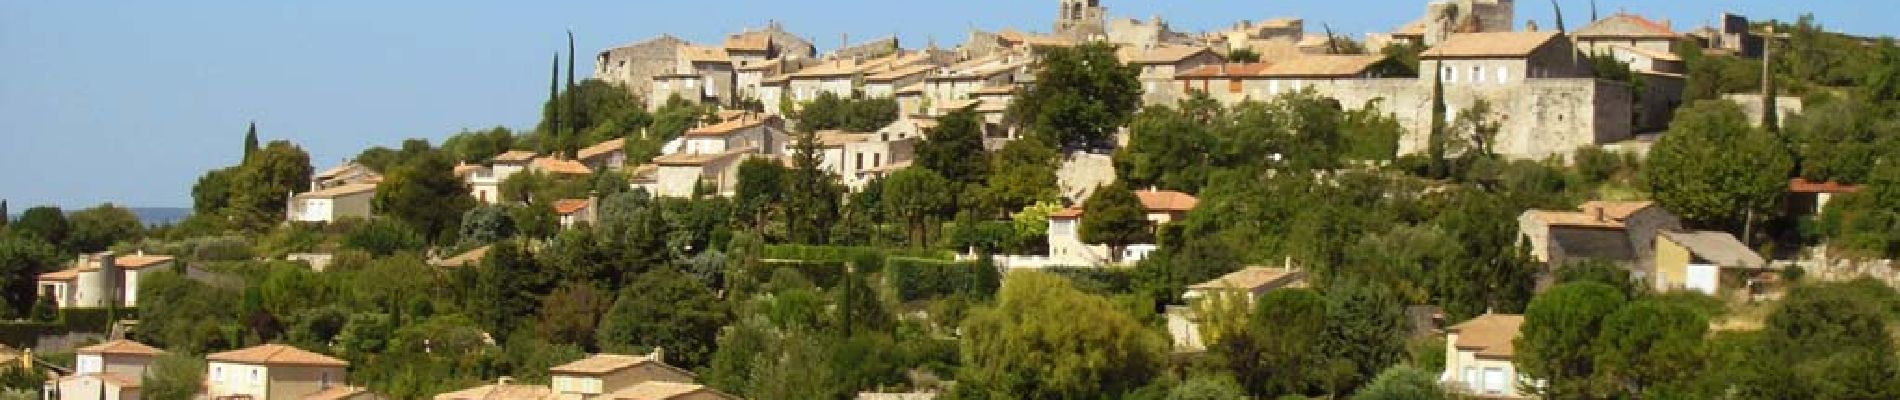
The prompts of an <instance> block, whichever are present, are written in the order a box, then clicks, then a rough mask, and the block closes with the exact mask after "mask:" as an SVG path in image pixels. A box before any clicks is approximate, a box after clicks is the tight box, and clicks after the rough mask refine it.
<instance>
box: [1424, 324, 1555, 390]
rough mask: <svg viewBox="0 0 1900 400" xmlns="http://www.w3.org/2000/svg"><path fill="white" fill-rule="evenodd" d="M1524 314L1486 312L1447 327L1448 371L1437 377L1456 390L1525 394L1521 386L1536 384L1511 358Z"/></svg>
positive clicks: (1446, 364) (1446, 351) (1446, 369)
mask: <svg viewBox="0 0 1900 400" xmlns="http://www.w3.org/2000/svg"><path fill="white" fill-rule="evenodd" d="M1523 326H1524V316H1523V315H1513V314H1485V315H1480V316H1478V317H1477V318H1472V319H1471V320H1470V321H1465V322H1464V323H1461V324H1457V325H1452V326H1451V327H1450V328H1446V329H1445V372H1444V373H1443V374H1440V375H1439V378H1438V381H1439V383H1442V384H1444V385H1445V387H1446V388H1448V389H1451V390H1453V391H1455V392H1459V393H1463V394H1469V395H1474V396H1482V397H1484V398H1526V397H1530V394H1529V393H1525V392H1521V391H1520V388H1522V387H1525V386H1532V385H1536V384H1537V383H1536V382H1531V381H1529V380H1528V379H1527V378H1525V377H1524V375H1523V373H1522V372H1519V371H1518V369H1517V365H1516V364H1515V363H1514V362H1512V361H1511V358H1512V357H1514V356H1516V355H1517V348H1516V346H1515V345H1513V344H1512V343H1511V342H1512V341H1513V340H1516V339H1517V336H1518V334H1519V329H1520V328H1522V327H1523Z"/></svg>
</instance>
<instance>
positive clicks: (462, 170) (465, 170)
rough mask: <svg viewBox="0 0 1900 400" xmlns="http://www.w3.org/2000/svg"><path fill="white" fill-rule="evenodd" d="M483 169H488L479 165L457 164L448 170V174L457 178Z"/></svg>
mask: <svg viewBox="0 0 1900 400" xmlns="http://www.w3.org/2000/svg"><path fill="white" fill-rule="evenodd" d="M484 168H488V167H483V166H480V165H475V164H469V163H457V164H455V169H452V170H450V173H453V174H455V176H458V177H461V176H468V174H471V173H474V172H475V171H480V170H482V169H484Z"/></svg>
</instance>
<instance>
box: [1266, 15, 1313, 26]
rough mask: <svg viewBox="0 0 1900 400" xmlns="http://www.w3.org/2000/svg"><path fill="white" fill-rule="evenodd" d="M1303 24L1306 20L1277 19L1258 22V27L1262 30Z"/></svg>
mask: <svg viewBox="0 0 1900 400" xmlns="http://www.w3.org/2000/svg"><path fill="white" fill-rule="evenodd" d="M1304 22H1306V20H1303V19H1299V18H1293V17H1278V18H1271V19H1267V20H1262V21H1260V24H1259V26H1260V27H1263V28H1291V27H1293V26H1294V25H1298V24H1302V23H1304Z"/></svg>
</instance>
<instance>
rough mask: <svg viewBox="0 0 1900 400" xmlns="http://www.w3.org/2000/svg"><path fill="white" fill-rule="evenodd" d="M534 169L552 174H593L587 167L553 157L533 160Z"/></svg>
mask: <svg viewBox="0 0 1900 400" xmlns="http://www.w3.org/2000/svg"><path fill="white" fill-rule="evenodd" d="M534 169H536V170H540V171H542V172H547V173H552V174H566V175H587V174H591V173H594V170H592V169H588V168H587V165H585V164H581V163H580V162H577V161H574V160H560V159H555V158H553V157H541V158H536V159H534Z"/></svg>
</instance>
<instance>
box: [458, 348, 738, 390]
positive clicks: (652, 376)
mask: <svg viewBox="0 0 1900 400" xmlns="http://www.w3.org/2000/svg"><path fill="white" fill-rule="evenodd" d="M661 354H663V353H661V352H660V351H659V350H657V349H656V350H654V352H653V353H650V354H646V355H638V356H635V355H621V354H595V355H592V356H589V357H587V358H584V359H581V360H579V361H574V362H571V363H567V364H562V365H559V366H555V367H553V368H549V369H548V372H549V375H550V376H551V379H550V384H549V385H547V386H543V385H523V384H515V383H513V382H512V379H508V378H502V380H500V381H499V382H497V383H495V384H490V385H483V386H479V387H474V388H469V389H466V390H460V391H455V392H450V393H443V394H440V395H437V396H435V399H436V400H486V399H520V400H595V399H597V400H623V399H624V400H737V399H738V397H736V396H733V395H730V394H726V393H723V392H720V391H718V390H714V389H712V388H708V387H705V386H702V385H699V384H696V383H693V382H694V380H695V379H696V376H695V375H693V373H692V372H689V371H687V370H684V369H680V368H678V367H674V366H672V365H667V364H666V362H665V361H663V360H662V359H661Z"/></svg>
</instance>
